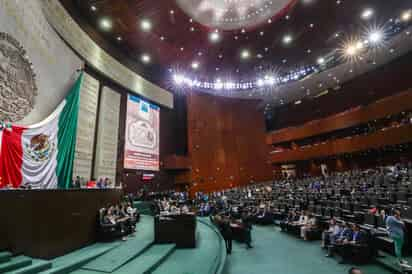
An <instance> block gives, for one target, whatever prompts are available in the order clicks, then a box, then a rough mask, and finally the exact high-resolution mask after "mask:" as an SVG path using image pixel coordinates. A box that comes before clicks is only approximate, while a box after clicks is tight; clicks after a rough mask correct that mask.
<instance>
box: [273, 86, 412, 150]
mask: <svg viewBox="0 0 412 274" xmlns="http://www.w3.org/2000/svg"><path fill="white" fill-rule="evenodd" d="M411 109H412V90H407V91H404V92H401V93H398V94H396V95H394V96H391V97H386V98H384V99H381V100H379V101H376V102H375V103H373V104H370V105H368V106H365V107H356V108H353V109H350V110H347V111H345V112H341V113H338V114H336V115H333V116H330V117H327V118H324V119H319V120H314V121H311V122H308V123H306V124H304V125H301V126H298V127H289V128H284V129H281V130H278V131H274V132H271V133H269V134H267V136H266V143H267V144H268V145H272V144H278V143H282V142H288V141H294V140H299V139H303V138H307V137H311V136H316V135H320V134H324V133H328V132H332V131H335V130H339V129H344V128H348V127H352V126H356V125H359V124H362V123H366V122H368V121H373V120H376V119H380V118H384V117H386V116H388V115H393V114H398V113H400V112H402V111H408V110H411Z"/></svg>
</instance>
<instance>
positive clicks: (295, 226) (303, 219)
mask: <svg viewBox="0 0 412 274" xmlns="http://www.w3.org/2000/svg"><path fill="white" fill-rule="evenodd" d="M308 221H309V216H308V212H307V211H304V212H303V213H302V214H301V215H300V216H299V219H298V221H296V222H293V223H292V224H290V225H289V228H288V230H289V231H291V232H293V233H295V234H297V235H300V232H301V231H300V228H301V227H302V226H305V225H306V224H307V223H308Z"/></svg>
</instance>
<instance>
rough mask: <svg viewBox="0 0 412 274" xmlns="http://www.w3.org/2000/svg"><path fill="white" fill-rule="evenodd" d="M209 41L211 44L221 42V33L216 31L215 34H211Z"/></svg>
mask: <svg viewBox="0 0 412 274" xmlns="http://www.w3.org/2000/svg"><path fill="white" fill-rule="evenodd" d="M209 40H210V41H211V42H213V43H217V42H219V40H220V34H219V32H218V31H217V30H216V31H214V32H211V33H210V34H209Z"/></svg>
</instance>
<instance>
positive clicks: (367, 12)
mask: <svg viewBox="0 0 412 274" xmlns="http://www.w3.org/2000/svg"><path fill="white" fill-rule="evenodd" d="M373 14H374V11H373V9H370V8H368V9H365V10H364V11H363V12H362V14H361V18H362V19H365V20H368V19H370V18H371V17H372V16H373Z"/></svg>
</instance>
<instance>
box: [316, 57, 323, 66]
mask: <svg viewBox="0 0 412 274" xmlns="http://www.w3.org/2000/svg"><path fill="white" fill-rule="evenodd" d="M317 63H318V64H319V65H322V64H324V63H325V58H323V57H319V58H318V60H317Z"/></svg>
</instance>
